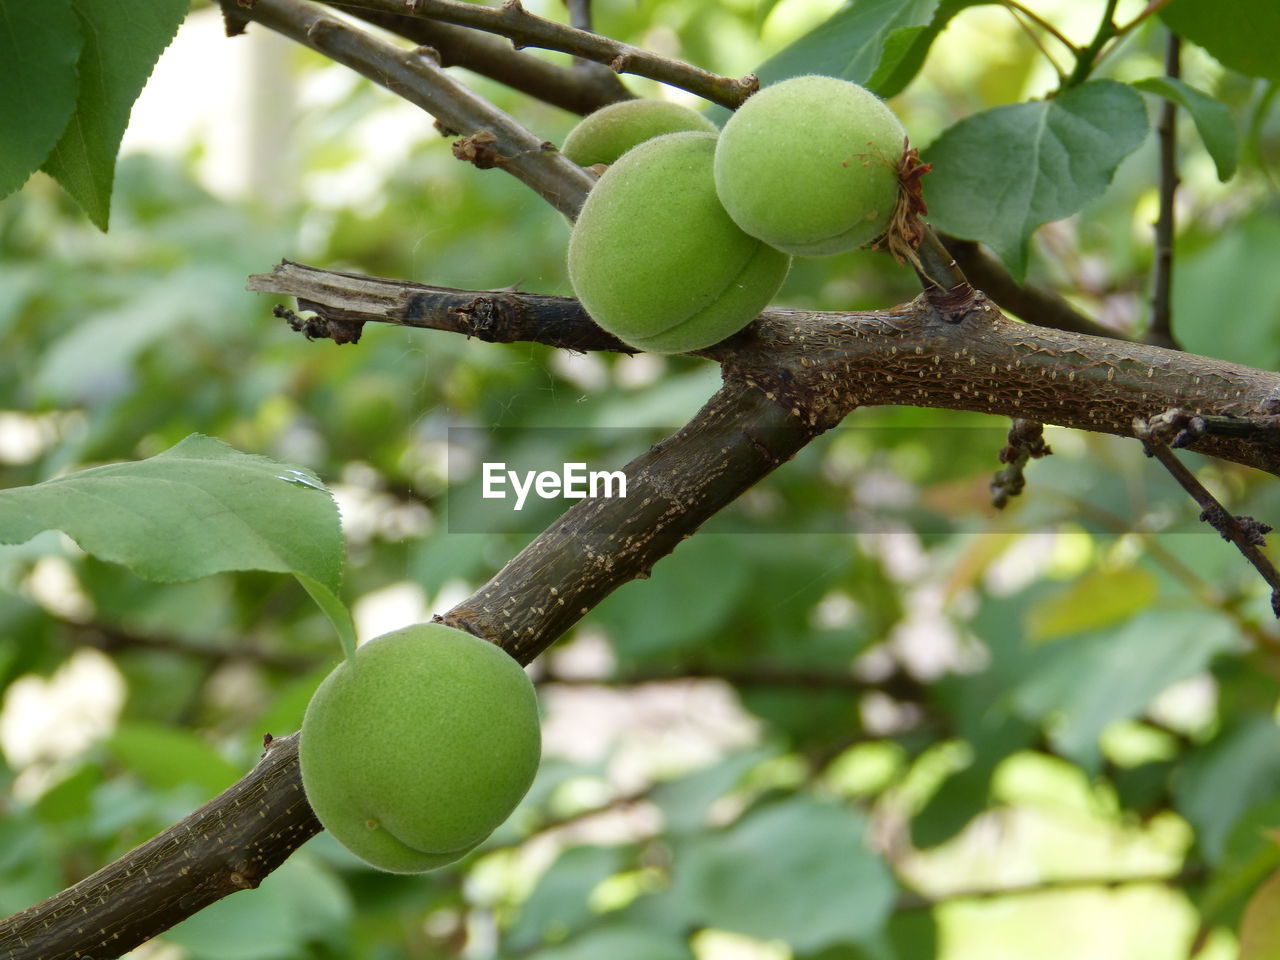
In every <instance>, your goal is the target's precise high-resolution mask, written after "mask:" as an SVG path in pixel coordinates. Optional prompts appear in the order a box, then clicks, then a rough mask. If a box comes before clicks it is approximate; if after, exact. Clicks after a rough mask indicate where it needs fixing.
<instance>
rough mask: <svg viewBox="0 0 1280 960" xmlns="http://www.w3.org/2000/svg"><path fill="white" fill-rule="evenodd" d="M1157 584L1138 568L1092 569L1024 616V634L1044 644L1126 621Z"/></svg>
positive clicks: (1154, 591) (1142, 607)
mask: <svg viewBox="0 0 1280 960" xmlns="http://www.w3.org/2000/svg"><path fill="white" fill-rule="evenodd" d="M1159 590H1160V584H1159V583H1158V582H1157V580H1156V578H1155V577H1153V576H1152V575H1151V574H1150V573H1148V572H1147V571H1146V570H1143V569H1142V568H1141V567H1123V568H1120V569H1116V570H1091V571H1090V572H1088V573H1086V574H1085V575H1084V576H1082V577H1080V578H1079V579H1078V580H1076V581H1075V582H1074V583H1072V584H1071V585H1069V586H1068V587H1067V588H1066V589H1064V590H1062V591H1061V592H1060V593H1056V594H1053V595H1051V596H1048V597H1045V598H1044V599H1043V600H1041V601H1039V602H1038V603H1036V604H1035V605H1034V606H1032V607H1031V609H1030V610H1029V611H1028V614H1027V634H1028V638H1029V639H1030V640H1032V641H1037V642H1043V641H1046V640H1054V639H1056V638H1058V637H1065V636H1069V635H1071V634H1073V633H1083V632H1085V631H1086V630H1097V629H1099V628H1101V627H1109V626H1111V625H1113V624H1116V623H1120V622H1121V621H1124V620H1127V619H1129V617H1131V616H1133V615H1134V614H1135V613H1139V612H1141V611H1142V610H1145V609H1146V608H1147V607H1148V606H1150V605H1151V603H1152V602H1153V601H1154V600H1155V598H1156V594H1157V593H1158V592H1159Z"/></svg>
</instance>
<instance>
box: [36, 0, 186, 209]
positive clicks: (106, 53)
mask: <svg viewBox="0 0 1280 960" xmlns="http://www.w3.org/2000/svg"><path fill="white" fill-rule="evenodd" d="M188 4H189V0H151V2H148V3H134V4H127V5H126V4H121V3H119V2H118V0H72V5H73V6H74V7H75V12H76V13H77V14H78V15H79V17H80V21H81V23H82V25H83V33H84V38H85V40H84V48H83V50H82V51H81V53H80V61H79V75H80V91H79V96H78V98H77V100H76V109H75V113H74V114H73V115H72V116H71V119H70V121H69V122H68V123H67V126H66V129H65V130H64V131H63V132H62V136H61V138H60V139H59V140H58V142H57V145H56V146H55V147H54V148H53V152H52V153H50V154H49V156H48V158H47V159H46V160H45V162H44V164H43V167H42V169H43V170H45V171H46V172H47V173H49V174H50V175H51V176H52V177H54V178H55V179H56V180H57V181H58V182H59V183H60V184H62V187H63V189H64V190H66V191H67V193H69V194H71V196H72V197H73V198H75V201H76V202H77V203H78V204H80V206H81V207H82V208H83V209H84V211H85V213H87V214H88V215H89V219H90V220H92V221H93V223H94V224H95V225H96V226H97V227H98V228H99V229H101V230H106V229H107V220H108V218H109V216H110V209H111V185H112V181H113V180H114V178H115V166H116V153H117V151H119V149H120V139H121V138H122V137H123V136H124V128H125V127H126V126H128V124H129V112H130V111H131V110H132V109H133V102H134V101H135V100H137V99H138V94H139V93H141V92H142V88H143V86H144V85H145V84H146V82H147V78H148V77H149V76H151V70H152V68H153V67H154V66H155V63H156V61H157V60H158V59H160V54H161V53H163V52H164V49H165V47H167V46H168V45H169V42H170V41H171V40H172V39H173V36H174V34H175V33H177V31H178V25H179V24H180V23H182V20H183V18H184V17H185V16H186V15H187V7H188ZM40 5H42V4H40Z"/></svg>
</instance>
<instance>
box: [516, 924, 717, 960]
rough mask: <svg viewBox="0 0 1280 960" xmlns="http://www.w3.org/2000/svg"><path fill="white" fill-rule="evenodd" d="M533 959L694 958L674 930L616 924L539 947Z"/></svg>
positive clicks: (671, 959)
mask: <svg viewBox="0 0 1280 960" xmlns="http://www.w3.org/2000/svg"><path fill="white" fill-rule="evenodd" d="M531 957H532V958H533V960H602V958H606V957H607V958H608V960H693V952H692V951H691V950H690V949H689V945H688V943H686V942H685V940H684V939H683V938H681V937H679V936H677V935H676V934H674V933H670V932H667V931H664V930H652V929H648V928H644V927H634V926H627V925H624V924H616V925H611V926H607V927H600V928H598V929H596V930H592V931H590V932H589V933H586V934H583V935H582V936H581V937H575V938H574V939H573V940H571V941H570V942H568V943H566V944H564V945H563V946H558V947H551V948H548V949H546V950H539V951H538V952H537V953H534V954H531Z"/></svg>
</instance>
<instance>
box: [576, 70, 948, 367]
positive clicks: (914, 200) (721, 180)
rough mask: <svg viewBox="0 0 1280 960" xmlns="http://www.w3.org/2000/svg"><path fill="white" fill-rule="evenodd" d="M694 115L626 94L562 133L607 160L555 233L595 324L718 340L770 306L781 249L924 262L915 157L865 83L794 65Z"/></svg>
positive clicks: (652, 337)
mask: <svg viewBox="0 0 1280 960" xmlns="http://www.w3.org/2000/svg"><path fill="white" fill-rule="evenodd" d="M673 126H674V127H675V128H676V129H686V130H696V131H707V132H696V133H690V132H684V133H670V132H667V131H669V130H671V129H673ZM708 128H710V125H709V123H708V122H707V121H706V120H705V119H704V118H703V117H702V116H701V115H700V114H697V113H694V112H693V111H689V110H687V109H685V108H683V107H677V106H675V105H673V104H665V103H662V102H660V101H631V102H629V103H626V104H617V105H614V106H611V107H607V108H604V109H602V110H600V111H597V113H595V114H592V115H590V116H588V117H587V118H586V119H585V120H583V122H582V123H581V124H579V125H578V127H577V128H575V130H574V131H573V132H572V133H571V134H570V135H569V138H568V140H566V141H565V149H564V152H565V153H566V155H568V156H569V157H570V159H572V160H574V161H575V162H577V163H579V164H583V163H591V164H599V163H613V166H612V167H609V168H608V169H606V170H605V171H604V173H603V174H602V175H601V178H600V180H599V181H598V182H597V184H596V185H595V186H594V187H593V188H592V190H591V192H590V193H589V194H588V196H587V201H586V203H585V204H584V206H583V208H582V211H581V213H580V215H579V217H578V220H577V223H576V224H575V226H574V230H573V236H572V238H571V239H570V242H569V279H570V281H571V282H572V284H573V289H574V293H575V294H577V296H578V299H579V300H581V302H582V304H583V306H584V307H585V308H586V310H587V312H588V313H589V314H590V315H591V318H592V319H593V320H595V322H596V323H597V324H599V325H600V326H601V327H602V328H603V329H605V330H607V331H608V332H609V333H611V334H613V335H614V336H616V337H618V338H619V339H620V340H622V341H624V342H625V343H627V344H630V345H631V346H633V347H636V348H637V349H641V350H649V351H653V352H658V353H685V352H688V351H692V350H700V349H703V348H705V347H709V346H711V345H712V344H715V343H719V342H720V341H721V340H724V339H725V338H726V337H729V336H731V335H733V334H734V333H737V332H738V331H739V330H741V329H742V328H743V327H745V326H746V325H747V324H748V323H750V322H751V321H752V319H754V318H755V317H756V316H757V315H758V314H759V312H760V310H761V309H763V308H764V307H765V306H767V305H768V303H769V301H770V300H771V299H772V298H773V295H774V294H775V293H777V291H778V289H779V288H780V287H781V285H782V281H783V280H784V279H785V277H786V274H787V270H788V269H789V265H790V256H791V255H792V254H794V255H796V256H828V255H830V254H835V253H842V252H844V251H846V250H852V249H855V248H857V247H865V246H867V245H869V244H874V245H875V246H878V247H880V246H882V247H886V248H887V249H888V250H889V252H890V253H892V254H893V256H894V257H895V258H897V259H898V261H899V262H910V263H911V264H912V265H913V266H915V267H916V269H917V270H922V266H921V262H920V260H919V258H918V257H917V256H916V253H915V250H916V248H917V247H918V246H919V245H920V241H921V238H922V236H923V232H924V229H923V226H922V222H921V220H920V216H921V214H923V212H924V209H925V208H924V199H923V195H922V194H921V192H920V182H919V181H920V176H921V175H922V174H923V173H925V172H927V170H928V166H927V165H925V164H921V163H920V162H919V157H918V156H917V154H916V152H915V151H914V150H912V149H910V147H909V144H908V142H907V136H906V132H905V131H904V130H903V128H902V124H901V123H900V122H899V121H898V118H897V117H896V116H894V114H893V111H891V110H890V109H889V108H888V107H887V106H885V104H884V103H883V102H882V101H881V100H880V99H879V98H877V97H876V96H875V95H874V94H872V93H871V92H870V91H868V90H866V89H864V88H863V87H860V86H858V85H857V84H853V83H849V82H848V81H846V80H840V79H837V78H835V77H824V76H803V77H793V78H792V79H790V80H784V81H782V82H781V83H777V84H775V85H773V86H771V87H768V88H767V89H765V90H763V91H761V92H759V93H757V94H755V95H754V96H753V97H751V99H749V100H748V101H747V102H746V103H745V104H743V106H742V107H740V108H739V109H738V111H737V112H736V113H735V114H734V115H733V116H732V117H730V119H729V120H728V122H727V123H726V124H725V127H724V130H723V131H721V132H720V133H719V135H718V136H717V135H716V134H715V133H714V132H712V131H713V130H714V128H710V129H708ZM614 161H616V162H614Z"/></svg>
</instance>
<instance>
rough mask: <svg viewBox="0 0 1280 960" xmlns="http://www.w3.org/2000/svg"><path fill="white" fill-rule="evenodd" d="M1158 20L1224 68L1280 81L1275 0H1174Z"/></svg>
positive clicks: (1279, 23) (1278, 18)
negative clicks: (1161, 20) (1208, 53)
mask: <svg viewBox="0 0 1280 960" xmlns="http://www.w3.org/2000/svg"><path fill="white" fill-rule="evenodd" d="M1160 17H1161V19H1163V20H1164V22H1165V23H1167V24H1168V25H1169V29H1171V30H1173V32H1174V33H1176V34H1178V35H1179V36H1180V37H1182V38H1183V39H1184V40H1190V41H1191V42H1192V43H1196V44H1199V45H1200V46H1202V47H1204V48H1205V49H1206V50H1208V51H1209V52H1210V53H1211V54H1213V56H1214V57H1215V58H1216V59H1217V60H1218V61H1219V62H1220V63H1221V64H1222V65H1223V66H1224V67H1230V68H1231V69H1232V70H1238V71H1240V72H1241V73H1246V74H1248V75H1249V76H1253V77H1267V78H1268V79H1271V80H1280V58H1277V57H1276V38H1277V37H1280V4H1277V3H1276V2H1275V0H1214V2H1212V3H1209V2H1207V0H1174V2H1173V3H1171V4H1169V5H1168V6H1167V7H1165V8H1164V9H1163V10H1161V11H1160Z"/></svg>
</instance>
